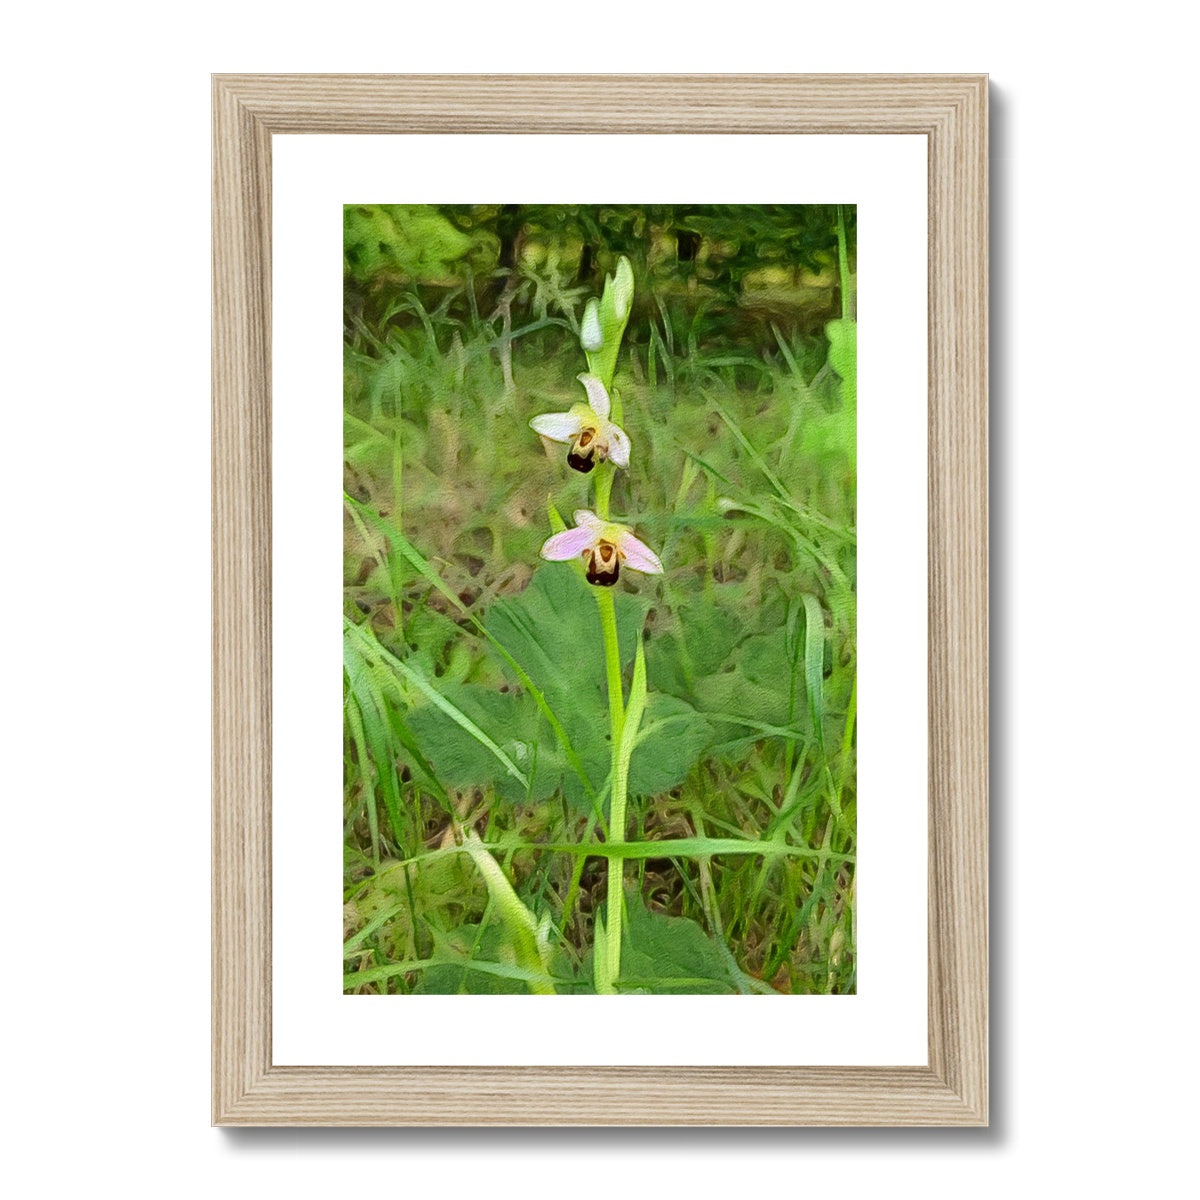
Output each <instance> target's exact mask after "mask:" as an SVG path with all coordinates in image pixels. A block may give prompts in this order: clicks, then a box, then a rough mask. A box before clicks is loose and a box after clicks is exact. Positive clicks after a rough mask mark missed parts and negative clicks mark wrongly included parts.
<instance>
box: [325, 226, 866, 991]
mask: <svg viewBox="0 0 1200 1200" xmlns="http://www.w3.org/2000/svg"><path fill="white" fill-rule="evenodd" d="M343 217H344V245H343V250H344V328H343V338H344V426H343V428H344V463H345V474H344V480H345V482H344V494H343V506H344V542H343V578H344V611H343V646H344V677H343V688H344V729H343V740H344V749H343V763H344V784H345V789H344V800H343V803H344V809H343V843H344V877H343V897H342V903H343V927H344V945H343V959H344V984H343V986H344V990H345V992H346V993H347V994H353V995H367V994H372V995H384V994H386V995H409V994H448V993H485V994H487V993H520V994H546V995H550V994H581V993H582V994H593V993H594V994H605V995H608V994H620V993H626V994H629V993H644V994H672V995H679V994H689V993H704V994H742V995H762V994H794V995H803V994H835V995H847V994H853V993H854V992H855V991H856V972H857V958H856V939H855V867H856V828H857V824H856V812H857V788H856V770H855V763H856V746H857V728H856V723H855V715H856V696H857V688H856V678H857V675H856V668H857V653H856V636H855V630H856V561H857V558H856V520H855V505H856V486H857V474H856V377H857V372H856V352H857V339H856V319H855V280H856V272H857V253H856V211H855V208H854V206H853V205H839V204H822V205H644V206H637V205H547V204H492V205H488V204H476V205H400V204H387V203H378V204H375V203H368V204H356V205H348V206H346V207H345V209H344V213H343Z"/></svg>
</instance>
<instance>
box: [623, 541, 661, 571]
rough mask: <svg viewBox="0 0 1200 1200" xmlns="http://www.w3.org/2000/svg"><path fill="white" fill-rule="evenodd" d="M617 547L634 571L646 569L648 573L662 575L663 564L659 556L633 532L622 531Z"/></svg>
mask: <svg viewBox="0 0 1200 1200" xmlns="http://www.w3.org/2000/svg"><path fill="white" fill-rule="evenodd" d="M617 549H618V550H620V551H621V554H622V556H623V557H624V559H625V565H626V566H627V567H629V568H630V570H633V571H644V572H645V573H646V574H647V575H661V574H662V573H663V565H662V563H661V562H660V561H659V557H658V555H657V554H655V553H654V551H653V550H651V549H650V547H649V546H647V545H646V543H645V542H642V541H639V540H638V539H637V538H635V537H634V536H633V534H632V533H628V532H626V533H622V534H621V536H620V537H619V538H618V539H617Z"/></svg>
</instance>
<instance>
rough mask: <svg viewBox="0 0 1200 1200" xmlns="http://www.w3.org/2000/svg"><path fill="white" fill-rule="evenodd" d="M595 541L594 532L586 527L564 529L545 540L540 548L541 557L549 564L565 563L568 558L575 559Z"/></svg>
mask: <svg viewBox="0 0 1200 1200" xmlns="http://www.w3.org/2000/svg"><path fill="white" fill-rule="evenodd" d="M595 541H596V531H595V530H594V529H589V528H588V527H587V526H586V525H585V526H583V527H581V528H579V529H564V530H563V531H562V533H556V534H555V535H554V536H553V537H551V538H547V539H546V542H545V544H544V545H543V546H542V557H543V558H545V559H548V560H549V561H550V562H566V561H567V559H569V558H577V557H578V556H579V555H580V554H582V553H583V552H584V551H585V550H586V549H587V548H588V547H589V546H591V545H594V544H595Z"/></svg>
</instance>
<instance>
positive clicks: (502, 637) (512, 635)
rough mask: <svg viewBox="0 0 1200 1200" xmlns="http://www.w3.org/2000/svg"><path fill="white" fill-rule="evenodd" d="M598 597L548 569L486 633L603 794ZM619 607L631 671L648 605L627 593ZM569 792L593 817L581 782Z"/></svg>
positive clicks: (566, 574)
mask: <svg viewBox="0 0 1200 1200" xmlns="http://www.w3.org/2000/svg"><path fill="white" fill-rule="evenodd" d="M591 593H592V589H591V586H590V585H589V584H588V583H586V582H585V581H584V580H583V579H581V578H579V576H578V575H577V574H576V573H575V572H574V571H571V570H568V569H566V567H564V565H563V564H561V563H549V564H547V565H546V566H543V567H540V568H539V569H538V570H537V571H536V572H535V573H534V576H533V579H532V581H531V582H530V584H529V586H528V587H526V589H525V590H524V591H523V592H522V593H521V594H520V595H519V596H516V597H514V598H512V599H510V600H500V601H498V602H497V603H495V604H493V605H492V607H491V609H490V610H489V611H488V614H487V617H486V620H485V626H486V629H487V632H488V634H489V636H490V637H492V638H494V639H495V641H496V642H497V643H498V644H499V645H500V646H501V647H502V648H503V649H504V651H505V652H506V653H507V654H508V655H510V656H511V657H512V658H513V659H514V660H516V661H517V662H519V663H521V664H522V667H523V669H524V671H525V672H526V673H527V675H528V676H529V678H530V680H531V681H532V682H533V683H534V684H535V685H536V686H537V687H538V688H539V689H540V690H541V692H542V693H543V694H544V696H545V698H546V701H547V703H548V704H549V705H550V707H551V708H552V709H553V710H554V712H555V713H556V714H557V715H558V718H559V720H560V721H561V722H562V725H563V728H564V730H565V732H566V735H567V737H568V738H569V740H570V743H571V745H573V746H574V747H575V748H576V749H577V750H578V753H579V757H580V759H581V761H582V763H583V768H584V771H585V772H586V774H587V776H588V778H589V779H590V780H591V782H592V785H593V787H594V789H595V790H596V791H598V790H599V789H600V788H601V787H602V786H603V783H604V780H605V779H606V778H607V777H608V773H609V769H610V766H611V761H612V750H611V746H610V744H609V742H608V740H607V734H608V726H609V719H608V700H607V690H606V684H605V675H604V641H603V635H602V632H601V627H600V616H599V613H598V611H597V608H596V603H595V598H594V597H593V595H592V594H591ZM614 600H615V605H616V617H617V633H618V638H619V641H620V645H621V647H622V648H623V650H624V656H623V657H624V661H625V662H626V663H628V661H629V658H630V657H632V653H633V648H634V645H635V643H636V641H637V639H638V637H639V635H640V633H641V629H642V626H643V624H644V622H645V617H646V611H647V609H648V608H649V601H648V600H646V599H644V598H642V597H640V596H634V595H630V594H629V593H625V592H622V593H619V594H618V595H616V596H615V597H614ZM514 681H515V680H514ZM563 787H564V793H565V795H566V797H567V799H568V801H569V802H570V803H571V804H572V805H575V806H577V807H580V808H583V809H586V810H588V811H590V810H591V803H590V800H589V798H588V796H587V794H586V792H585V791H584V789H583V788H582V787H581V786H580V784H579V781H578V779H577V778H575V777H573V776H572V775H567V776H566V778H565V779H564V781H563Z"/></svg>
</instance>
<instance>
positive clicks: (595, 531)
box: [542, 508, 663, 587]
mask: <svg viewBox="0 0 1200 1200" xmlns="http://www.w3.org/2000/svg"><path fill="white" fill-rule="evenodd" d="M575 525H576V528H574V529H564V530H563V531H562V532H561V533H556V534H555V535H554V536H553V537H551V538H548V539H547V540H546V543H545V544H544V545H543V546H542V557H543V558H545V559H548V560H549V561H550V562H565V561H567V560H568V559H571V558H575V557H576V556H577V555H582V556H583V566H584V571H585V573H586V575H587V581H588V583H594V584H596V585H597V586H598V587H611V586H612V585H613V584H614V583H616V582H617V579H618V577H619V576H620V573H621V564H622V563H624V564H625V566H627V567H628V568H629V569H630V570H631V571H642V572H644V573H645V574H647V575H661V574H662V569H663V565H662V563H661V562H660V561H659V558H658V555H657V554H655V553H654V551H653V550H651V549H650V547H649V546H647V545H646V544H645V542H642V541H640V540H639V539H638V538H636V537H634V535H633V530H631V529H630V528H629V526H628V525H618V524H617V523H616V522H615V521H605V520H604V519H603V518H601V517H598V516H596V514H595V513H594V512H591V511H590V510H589V509H586V508H581V509H578V510H577V511H576V513H575Z"/></svg>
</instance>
